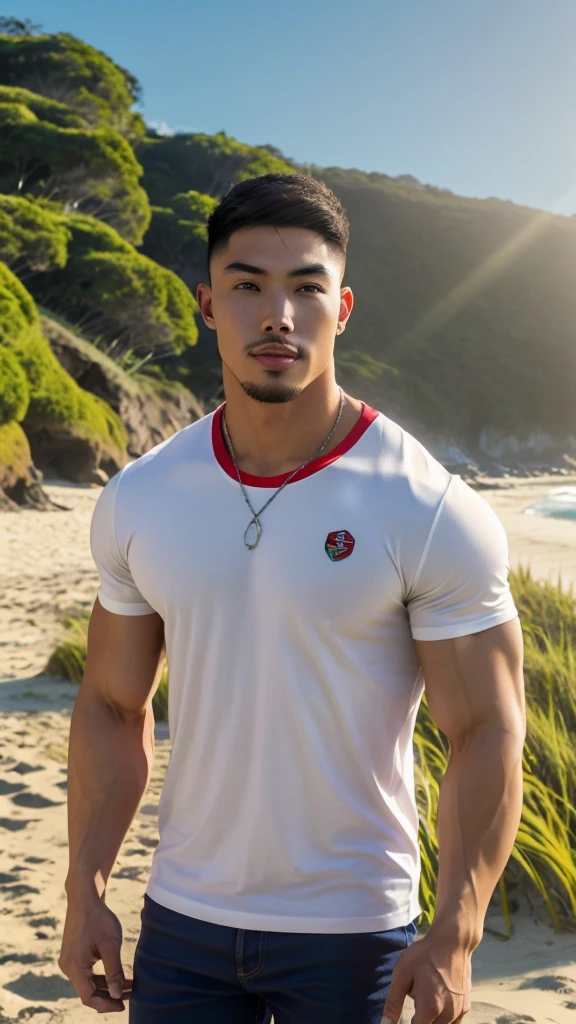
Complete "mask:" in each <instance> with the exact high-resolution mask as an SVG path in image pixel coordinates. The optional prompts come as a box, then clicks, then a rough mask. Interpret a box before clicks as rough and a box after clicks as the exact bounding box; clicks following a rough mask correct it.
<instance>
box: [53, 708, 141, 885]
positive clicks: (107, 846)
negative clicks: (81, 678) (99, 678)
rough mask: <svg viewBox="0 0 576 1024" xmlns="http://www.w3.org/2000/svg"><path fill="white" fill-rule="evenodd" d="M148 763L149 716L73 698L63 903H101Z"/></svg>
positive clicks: (136, 805)
mask: <svg viewBox="0 0 576 1024" xmlns="http://www.w3.org/2000/svg"><path fill="white" fill-rule="evenodd" d="M153 759H154V716H153V712H152V707H151V706H149V707H148V708H147V709H146V712H145V713H142V714H140V715H134V714H133V715H124V714H122V713H121V712H120V711H118V710H117V709H115V708H114V707H113V706H112V705H110V704H107V703H106V702H104V701H103V700H95V699H93V698H88V697H87V698H83V695H82V692H80V693H79V695H78V699H77V701H76V704H75V707H74V710H73V713H72V719H71V728H70V744H69V760H68V838H69V869H68V876H67V878H66V891H67V893H68V896H69V898H70V897H71V896H76V895H80V894H86V895H88V896H93V895H94V894H96V896H97V897H100V898H102V897H103V896H104V895H105V889H106V883H107V881H108V877H109V875H110V872H111V871H112V867H113V865H114V862H115V860H116V857H117V856H118V851H119V849H120V846H121V844H122V841H123V839H124V837H125V835H126V833H127V831H128V829H129V827H130V824H131V822H132V820H133V818H134V815H135V813H136V811H137V809H138V806H139V804H140V800H141V799H142V796H143V794H144V792H145V790H146V787H147V785H148V780H149V778H150V772H151V770H152V764H153Z"/></svg>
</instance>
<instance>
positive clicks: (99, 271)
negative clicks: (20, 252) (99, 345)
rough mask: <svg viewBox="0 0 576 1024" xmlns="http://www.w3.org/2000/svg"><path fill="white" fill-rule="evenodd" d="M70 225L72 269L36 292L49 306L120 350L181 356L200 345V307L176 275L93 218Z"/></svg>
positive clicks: (41, 281)
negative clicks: (171, 353)
mask: <svg viewBox="0 0 576 1024" xmlns="http://www.w3.org/2000/svg"><path fill="white" fill-rule="evenodd" d="M64 223H65V224H66V226H67V228H68V229H69V230H70V231H71V233H72V239H71V241H70V244H69V247H68V261H67V263H66V266H65V267H63V268H62V269H61V270H55V271H53V272H52V273H50V274H47V275H42V276H41V277H37V278H36V279H35V280H34V282H33V283H32V285H31V287H32V288H33V290H34V294H35V295H36V296H37V298H38V300H39V301H41V302H42V303H43V305H45V306H47V307H48V308H49V309H52V310H54V311H55V312H57V313H59V314H60V315H63V316H65V317H66V318H67V319H68V320H69V321H71V322H72V323H75V324H79V326H80V328H81V329H82V330H83V331H84V332H85V333H87V334H89V335H90V336H91V337H93V338H94V337H98V338H99V339H103V340H104V341H106V342H107V343H108V344H109V345H111V344H112V343H114V344H115V346H116V348H117V349H119V350H120V351H126V350H128V349H133V350H134V351H135V352H138V353H142V352H164V353H167V352H176V353H178V352H182V351H183V350H184V349H185V348H186V347H187V346H188V345H193V344H194V343H195V342H196V339H197V336H198V327H197V324H196V320H195V318H194V314H195V313H196V311H197V309H198V306H197V304H196V300H195V299H194V296H193V295H192V294H191V292H190V291H189V290H188V288H186V285H185V284H184V283H183V282H182V281H181V280H180V278H178V277H177V276H176V274H174V273H172V271H171V270H167V269H166V267H162V266H160V265H159V264H158V263H155V262H154V261H153V260H151V259H149V258H148V257H147V256H144V255H143V254H142V253H139V252H138V251H137V250H136V249H135V248H134V247H133V246H132V245H130V244H129V243H128V242H126V241H125V240H124V239H123V238H121V237H120V235H118V233H117V232H116V231H114V230H113V228H110V227H108V226H107V225H105V224H102V223H100V222H99V221H97V220H96V219H94V218H92V217H88V216H85V215H71V216H69V217H66V218H65V220H64Z"/></svg>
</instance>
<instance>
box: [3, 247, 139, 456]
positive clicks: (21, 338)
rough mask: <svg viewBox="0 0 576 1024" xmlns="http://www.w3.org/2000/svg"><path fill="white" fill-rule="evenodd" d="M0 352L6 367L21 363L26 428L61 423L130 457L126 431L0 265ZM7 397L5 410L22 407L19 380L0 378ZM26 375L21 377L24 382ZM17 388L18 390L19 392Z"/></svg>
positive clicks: (106, 447) (27, 295) (29, 299)
mask: <svg viewBox="0 0 576 1024" xmlns="http://www.w3.org/2000/svg"><path fill="white" fill-rule="evenodd" d="M0 351H2V353H3V354H7V355H8V360H7V361H5V362H4V365H5V366H6V367H8V368H10V367H13V366H14V362H17V363H18V365H19V367H20V368H21V370H22V371H23V373H24V375H25V377H26V380H27V384H28V391H29V398H30V401H29V405H28V409H27V411H26V419H25V426H26V425H31V424H34V425H38V424H45V423H46V424H48V423H51V424H61V425H62V426H66V427H67V428H69V429H70V431H71V432H72V433H75V434H76V435H77V436H79V437H84V438H87V439H89V440H93V441H95V442H98V443H100V444H101V445H102V446H103V447H104V448H105V449H106V450H110V449H114V450H119V451H120V452H121V453H125V451H126V446H127V433H126V429H125V427H124V425H123V423H122V421H121V420H120V418H119V417H118V416H117V415H116V413H115V412H113V411H112V409H110V407H109V406H108V405H106V403H105V402H103V401H102V399H100V398H97V397H96V396H95V395H91V394H89V393H88V392H87V391H83V390H82V388H80V387H79V386H78V384H76V382H75V381H74V380H73V379H72V378H71V377H70V376H69V374H67V373H66V371H65V370H64V368H63V367H62V366H61V365H60V363H59V362H58V360H57V358H56V356H55V355H54V353H53V352H52V349H51V348H50V346H49V344H48V342H47V341H46V339H45V338H44V336H43V334H42V331H41V328H40V320H39V317H38V312H37V310H36V307H35V305H34V302H33V300H32V298H31V296H30V295H29V294H28V292H27V291H26V289H25V288H24V286H23V285H22V284H21V282H20V281H19V280H18V279H17V278H16V277H15V276H14V274H12V272H11V271H10V270H9V269H8V267H6V265H5V264H3V263H0ZM2 380H4V383H5V387H6V392H5V394H4V392H1V393H0V407H1V406H2V405H3V404H4V403H5V404H6V407H8V406H9V405H10V403H11V404H12V405H14V406H16V407H18V408H20V409H21V408H22V405H23V402H24V398H23V394H22V391H21V390H20V393H19V395H20V397H19V403H20V405H19V406H18V405H17V403H16V397H15V394H16V392H15V388H14V377H13V375H11V376H10V377H8V373H6V374H5V376H4V377H2V376H0V382H1V381H2ZM21 380H22V376H21V375H20V376H19V377H18V381H20V383H21ZM17 389H18V385H16V391H17Z"/></svg>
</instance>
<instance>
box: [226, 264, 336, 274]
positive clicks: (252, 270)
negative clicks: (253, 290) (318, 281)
mask: <svg viewBox="0 0 576 1024" xmlns="http://www.w3.org/2000/svg"><path fill="white" fill-rule="evenodd" d="M226 271H230V272H231V273H234V271H240V272H241V273H244V274H262V275H265V276H267V274H268V271H267V270H263V269H262V267H253V266H251V264H250V263H237V262H236V263H229V264H228V266H227V267H224V272H225V273H226ZM310 274H324V275H325V276H326V277H330V276H331V275H330V271H329V270H328V268H327V267H325V266H324V264H323V263H310V264H309V265H308V266H307V267H297V268H296V270H289V271H288V277H309V275H310Z"/></svg>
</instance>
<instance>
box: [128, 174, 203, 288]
mask: <svg viewBox="0 0 576 1024" xmlns="http://www.w3.org/2000/svg"><path fill="white" fill-rule="evenodd" d="M217 205H218V200H217V199H214V198H213V197H212V196H206V195H203V194H202V193H201V192H196V191H193V190H191V191H189V192H184V193H181V194H180V195H176V196H174V198H173V200H172V206H171V208H170V209H163V208H162V207H157V206H155V207H153V208H152V219H151V221H150V226H149V228H148V231H147V232H146V235H145V236H144V242H143V244H142V250H143V252H144V253H145V254H146V256H149V257H150V258H151V259H153V260H156V261H157V262H158V263H161V264H162V266H164V267H169V268H170V270H173V271H174V273H176V274H178V276H179V277H181V278H182V280H183V281H184V282H185V283H186V284H187V285H188V287H189V288H190V290H191V291H192V292H193V293H194V292H195V291H196V285H197V284H198V281H199V280H200V278H201V277H202V276H203V275H204V274H205V270H206V243H207V239H208V230H207V226H206V222H207V220H208V217H209V216H210V214H211V212H212V210H213V209H214V208H215V207H216V206H217Z"/></svg>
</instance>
